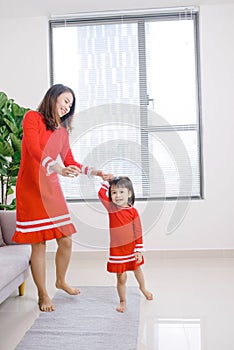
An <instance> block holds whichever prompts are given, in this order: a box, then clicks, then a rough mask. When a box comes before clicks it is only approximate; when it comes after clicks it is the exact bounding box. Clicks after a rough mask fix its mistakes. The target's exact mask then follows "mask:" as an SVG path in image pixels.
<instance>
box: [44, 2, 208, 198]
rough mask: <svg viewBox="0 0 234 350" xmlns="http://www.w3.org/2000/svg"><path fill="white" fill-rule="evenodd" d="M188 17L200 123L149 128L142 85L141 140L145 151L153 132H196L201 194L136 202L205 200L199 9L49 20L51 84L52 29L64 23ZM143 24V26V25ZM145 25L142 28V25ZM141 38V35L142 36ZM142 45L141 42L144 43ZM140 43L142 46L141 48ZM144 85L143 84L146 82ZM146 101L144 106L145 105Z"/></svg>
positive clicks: (51, 71) (104, 13)
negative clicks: (192, 39)
mask: <svg viewBox="0 0 234 350" xmlns="http://www.w3.org/2000/svg"><path fill="white" fill-rule="evenodd" d="M187 16H191V18H193V20H194V21H193V23H194V47H195V71H196V104H197V124H184V125H171V126H170V125H168V126H165V127H161V126H150V125H148V123H147V114H148V112H147V106H148V104H149V100H146V96H147V98H148V95H146V94H145V91H147V86H145V87H143V90H144V89H145V91H142V85H141V84H140V85H139V86H140V91H139V93H140V98H139V101H140V104H141V107H140V109H141V113H142V115H143V117H142V115H141V118H140V120H141V122H140V123H141V140H142V149H144V147H145V146H144V145H147V149H149V148H148V137H149V134H150V133H154V132H158V131H160V132H168V131H172V130H173V131H178V132H179V131H185V130H193V131H196V132H197V140H198V146H197V151H198V171H199V175H200V176H199V186H200V195H192V196H189V197H188V196H179V197H176V196H172V197H170V196H165V197H148V196H147V197H137V200H139V201H148V200H153V201H158V200H159V201H160V200H186V199H192V200H201V199H204V177H203V156H202V123H201V116H202V101H201V70H200V40H199V9H198V8H196V7H186V8H171V9H169V8H168V9H148V10H147V9H146V10H139V11H138V10H135V11H112V12H101V13H97V12H94V13H83V14H82V13H81V14H79V15H62V16H54V17H53V16H52V18H51V19H50V20H49V46H50V47H49V51H50V53H49V59H50V84H51V85H53V84H54V73H53V72H54V65H53V34H52V31H53V28H54V27H55V26H56V27H59V26H61V27H64V23H65V24H66V26H69V25H71V26H73V25H74V24H76V25H77V26H79V25H84V24H89V23H92V24H93V22H94V19H95V21H97V23H99V22H100V21H101V22H102V23H113V22H115V21H119V20H122V19H123V18H124V21H136V20H137V21H138V27H139V23H140V25H142V24H141V22H142V23H145V22H146V21H150V20H152V19H156V20H157V21H160V20H161V21H165V20H173V19H176V20H178V18H179V19H186V18H187ZM143 25H144V24H143ZM143 25H142V26H143ZM140 35H142V32H141V33H140ZM141 43H142V42H141ZM141 43H140V45H141ZM140 52H141V53H142V52H143V51H141V50H139V53H140ZM142 61H145V62H146V60H145V57H143V58H142ZM139 67H140V69H142V70H145V69H146V66H145V67H144V66H143V65H139ZM143 84H144V83H143ZM142 102H143V104H142ZM142 162H143V168H144V169H146V172H147V167H149V162H148V160H145V157H143V156H142ZM84 200H85V201H88V202H89V201H90V202H92V201H98V199H96V198H93V199H90V198H89V199H82V198H77V199H71V198H67V201H68V202H80V201H84Z"/></svg>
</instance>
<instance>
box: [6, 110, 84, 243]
mask: <svg viewBox="0 0 234 350" xmlns="http://www.w3.org/2000/svg"><path fill="white" fill-rule="evenodd" d="M22 125H23V139H22V154H21V163H20V170H19V173H18V178H17V184H16V231H15V234H14V236H13V238H12V240H13V241H15V242H17V243H36V242H42V241H46V240H51V239H53V238H61V237H63V236H67V235H70V234H73V233H75V232H76V229H75V227H74V225H73V224H72V222H71V217H70V214H69V211H68V208H67V204H66V201H65V198H64V195H63V192H62V189H61V186H60V183H59V179H58V175H57V173H50V171H49V165H52V164H53V162H54V161H55V160H56V159H57V157H58V156H60V157H61V159H62V162H63V163H64V165H65V166H68V165H76V166H78V167H79V168H80V169H81V171H82V172H83V173H85V174H87V172H88V168H87V167H83V166H82V164H79V163H77V162H76V161H75V160H74V158H73V155H72V152H71V149H70V146H69V137H68V132H67V130H66V129H65V128H64V127H59V128H58V129H56V130H55V131H52V130H47V129H46V125H45V122H44V119H43V117H42V115H41V114H40V113H38V112H35V111H29V112H27V113H26V115H25V117H24V119H23V123H22Z"/></svg>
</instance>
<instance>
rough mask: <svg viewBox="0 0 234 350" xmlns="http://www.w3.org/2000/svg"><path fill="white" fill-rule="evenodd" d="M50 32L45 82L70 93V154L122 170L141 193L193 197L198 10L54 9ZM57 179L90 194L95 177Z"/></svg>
mask: <svg viewBox="0 0 234 350" xmlns="http://www.w3.org/2000/svg"><path fill="white" fill-rule="evenodd" d="M50 39H51V82H52V84H55V83H63V84H65V85H68V86H70V87H71V88H72V89H73V90H74V92H75V94H76V98H77V110H76V116H75V118H74V125H73V132H72V134H71V147H72V150H73V153H74V156H75V158H76V159H77V161H79V162H81V163H83V164H86V165H92V166H94V167H96V168H102V169H103V170H105V171H107V172H112V173H114V174H116V175H127V176H129V177H130V178H131V179H132V181H133V184H134V188H135V191H136V197H137V198H140V199H151V198H152V199H165V198H166V199H174V198H202V171H201V132H200V110H201V108H200V104H201V102H200V91H199V87H200V82H199V43H198V11H197V10H196V9H183V10H182V9H174V10H168V9H167V10H165V11H163V10H160V11H153V10H150V11H145V12H144V11H141V12H140V13H137V12H132V13H131V12H129V13H125V14H118V13H109V14H94V15H92V14H90V15H85V14H84V15H83V16H79V17H78V16H77V17H75V16H70V17H69V16H68V17H67V18H65V17H64V18H62V19H61V18H55V19H52V20H51V21H50ZM61 183H62V187H63V190H64V193H65V196H66V198H67V199H68V200H69V199H71V200H73V199H74V200H76V199H83V198H85V199H96V198H97V189H98V188H99V183H100V180H98V179H95V180H94V181H90V180H89V179H87V177H85V176H80V178H79V181H78V180H77V179H72V180H71V181H67V180H64V179H63V178H61Z"/></svg>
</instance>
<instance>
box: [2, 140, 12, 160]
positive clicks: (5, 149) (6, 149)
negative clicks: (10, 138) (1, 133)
mask: <svg viewBox="0 0 234 350" xmlns="http://www.w3.org/2000/svg"><path fill="white" fill-rule="evenodd" d="M0 154H1V155H3V156H6V157H13V155H14V149H13V148H12V147H11V145H10V143H9V142H7V141H5V140H3V141H0Z"/></svg>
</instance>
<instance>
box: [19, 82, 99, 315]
mask: <svg viewBox="0 0 234 350" xmlns="http://www.w3.org/2000/svg"><path fill="white" fill-rule="evenodd" d="M74 111H75V95H74V92H73V91H72V90H71V89H70V88H69V87H66V86H64V85H62V84H56V85H54V86H52V87H51V88H50V89H49V90H48V91H47V93H46V94H45V96H44V98H43V100H42V102H41V104H40V105H39V107H38V110H37V111H29V112H27V113H26V115H25V117H24V119H23V123H22V126H23V139H22V155H21V163H20V170H19V174H18V179H17V184H16V220H17V222H16V231H15V234H14V236H13V241H15V242H17V243H31V245H32V256H31V270H32V275H33V279H34V282H35V284H36V286H37V289H38V303H39V308H40V310H41V311H47V312H50V311H54V309H55V307H54V305H53V303H52V301H51V299H50V297H49V295H48V293H47V289H46V241H47V240H51V239H56V240H57V244H58V248H57V252H56V259H55V261H56V287H57V288H59V289H63V290H64V291H65V292H67V293H68V294H71V295H77V294H79V293H80V292H79V290H78V289H76V288H73V287H71V286H70V285H68V284H67V283H66V280H65V275H66V271H67V268H68V264H69V261H70V257H71V250H72V241H71V239H70V236H71V234H73V233H75V232H76V229H75V227H74V226H73V224H72V222H71V217H70V214H69V211H68V208H67V205H66V201H65V199H64V195H63V193H62V190H61V187H60V184H59V179H58V176H57V174H60V175H62V176H66V177H71V176H72V177H74V176H78V175H79V174H80V173H81V174H86V175H88V176H90V175H96V176H101V177H102V176H103V173H102V171H100V170H95V169H93V168H90V167H87V166H86V167H85V166H83V165H82V164H79V163H77V162H76V161H75V160H74V158H73V155H72V152H71V149H70V146H69V138H68V131H69V129H70V126H71V119H72V116H73V114H74ZM58 156H60V157H61V160H62V163H63V165H61V162H60V163H59V162H57V157H58Z"/></svg>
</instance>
